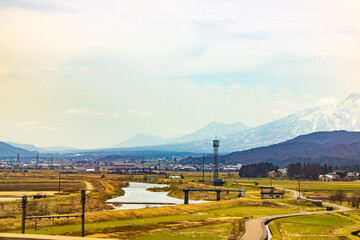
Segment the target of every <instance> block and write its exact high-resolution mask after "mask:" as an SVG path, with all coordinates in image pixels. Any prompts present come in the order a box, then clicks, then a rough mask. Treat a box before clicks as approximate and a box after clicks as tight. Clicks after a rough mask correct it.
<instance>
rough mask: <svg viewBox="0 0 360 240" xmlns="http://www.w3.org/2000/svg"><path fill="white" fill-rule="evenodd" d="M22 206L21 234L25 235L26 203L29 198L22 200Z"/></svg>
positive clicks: (25, 197) (24, 197)
mask: <svg viewBox="0 0 360 240" xmlns="http://www.w3.org/2000/svg"><path fill="white" fill-rule="evenodd" d="M21 203H22V204H21V205H22V221H21V233H22V234H24V233H25V221H26V203H27V196H26V195H25V196H23V197H22V200H21Z"/></svg>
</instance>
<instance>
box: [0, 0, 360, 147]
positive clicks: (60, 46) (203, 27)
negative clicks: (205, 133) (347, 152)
mask: <svg viewBox="0 0 360 240" xmlns="http://www.w3.org/2000/svg"><path fill="white" fill-rule="evenodd" d="M359 10H360V1H358V0H353V1H350V0H349V1H348V0H342V1H339V0H335V1H331V0H316V1H314V0H309V1H307V0H299V1H288V0H283V1H275V0H262V1H260V0H248V1H241V0H206V1H201V0H189V1H187V0H178V1H172V0H162V1H160V0H143V1H140V0H126V1H125V0H124V1H123V0H88V1H85V0H76V1H73V0H68V1H65V0H53V1H50V0H49V1H45V0H36V1H35V0H34V1H31V0H1V1H0V116H1V118H0V141H13V142H19V143H32V144H36V145H38V146H52V145H64V146H74V147H82V148H94V147H104V146H109V145H114V144H117V143H118V142H121V141H123V140H125V139H127V138H129V137H131V136H133V135H136V134H137V133H150V134H154V135H157V136H161V137H174V136H179V135H182V134H186V133H189V132H192V131H195V130H197V129H199V128H201V127H203V126H205V125H206V124H208V123H209V122H211V121H222V122H225V123H232V122H237V121H240V122H243V123H244V124H246V125H248V126H257V125H260V124H263V123H267V122H269V121H272V120H276V119H278V118H281V117H283V116H285V115H288V114H290V113H294V112H297V111H299V110H302V109H304V108H309V107H315V106H317V105H321V104H326V103H333V102H336V101H339V100H341V99H343V98H345V97H346V96H347V95H348V94H350V93H352V92H360V79H359V76H360V46H359V43H360V15H359Z"/></svg>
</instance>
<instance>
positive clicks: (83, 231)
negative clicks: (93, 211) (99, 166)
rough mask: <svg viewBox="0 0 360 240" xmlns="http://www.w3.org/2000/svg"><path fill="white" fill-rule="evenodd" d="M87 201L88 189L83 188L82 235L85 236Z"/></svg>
mask: <svg viewBox="0 0 360 240" xmlns="http://www.w3.org/2000/svg"><path fill="white" fill-rule="evenodd" d="M85 203H86V190H84V189H83V190H81V206H82V213H81V236H82V237H85Z"/></svg>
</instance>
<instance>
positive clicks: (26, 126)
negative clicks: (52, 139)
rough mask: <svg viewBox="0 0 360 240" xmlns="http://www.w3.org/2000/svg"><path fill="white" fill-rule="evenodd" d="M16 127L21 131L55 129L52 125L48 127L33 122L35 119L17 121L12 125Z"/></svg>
mask: <svg viewBox="0 0 360 240" xmlns="http://www.w3.org/2000/svg"><path fill="white" fill-rule="evenodd" d="M14 127H15V128H17V129H20V130H22V131H41V130H44V131H54V130H56V129H55V128H54V127H50V126H43V125H40V123H38V122H35V121H30V122H18V123H16V124H15V126H14Z"/></svg>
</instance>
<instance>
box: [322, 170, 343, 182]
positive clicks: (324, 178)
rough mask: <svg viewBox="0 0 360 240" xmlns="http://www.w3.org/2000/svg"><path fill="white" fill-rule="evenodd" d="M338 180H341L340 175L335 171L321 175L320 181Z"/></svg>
mask: <svg viewBox="0 0 360 240" xmlns="http://www.w3.org/2000/svg"><path fill="white" fill-rule="evenodd" d="M337 180H339V175H337V174H336V173H335V172H332V173H327V174H323V175H319V181H325V182H329V181H337Z"/></svg>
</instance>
